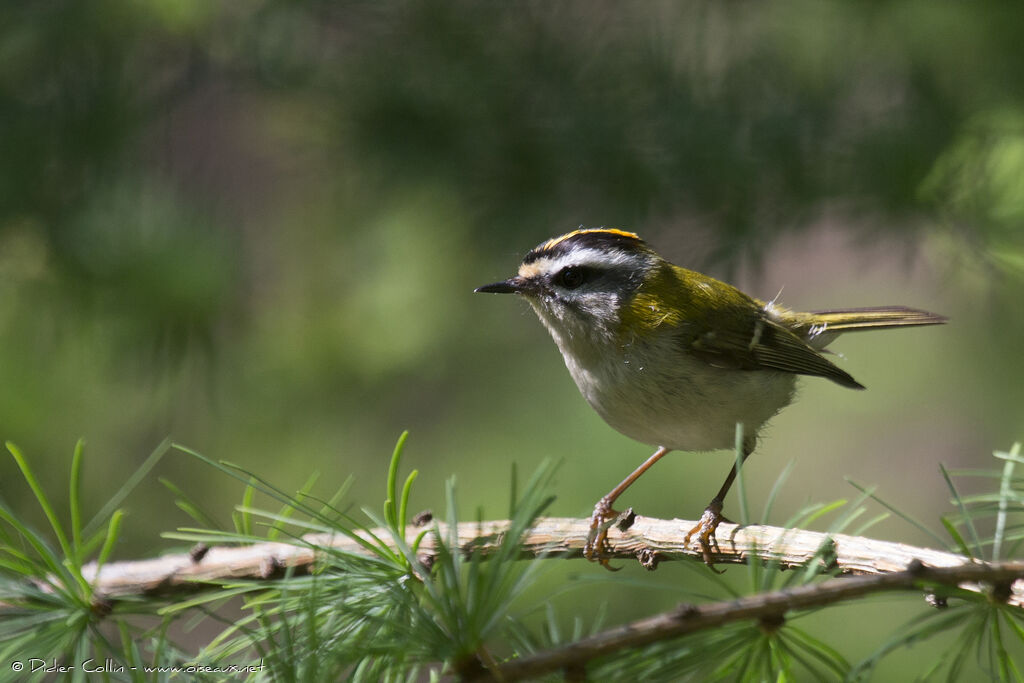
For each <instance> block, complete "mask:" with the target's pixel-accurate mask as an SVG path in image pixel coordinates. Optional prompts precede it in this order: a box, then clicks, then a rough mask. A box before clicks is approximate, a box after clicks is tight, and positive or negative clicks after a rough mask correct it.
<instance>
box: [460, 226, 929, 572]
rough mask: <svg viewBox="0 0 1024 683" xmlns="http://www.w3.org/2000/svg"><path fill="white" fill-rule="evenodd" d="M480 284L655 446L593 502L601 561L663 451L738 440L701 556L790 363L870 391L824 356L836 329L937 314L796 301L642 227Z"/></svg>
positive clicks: (576, 238)
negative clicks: (622, 504) (760, 293)
mask: <svg viewBox="0 0 1024 683" xmlns="http://www.w3.org/2000/svg"><path fill="white" fill-rule="evenodd" d="M474 291H476V292H482V293H493V294H516V295H519V296H521V297H523V298H524V299H526V301H528V302H529V304H530V306H531V307H532V308H533V310H534V311H535V312H536V314H537V316H538V317H539V318H540V320H541V322H542V323H543V324H544V326H545V327H546V328H547V330H548V332H550V334H551V337H552V338H553V339H554V342H555V344H556V345H557V346H558V349H559V350H560V351H561V354H562V357H563V359H564V360H565V365H566V367H567V368H568V370H569V374H570V375H571V376H572V378H573V380H574V381H575V382H576V386H577V387H578V388H579V390H580V393H581V394H582V395H583V398H584V399H586V401H587V403H589V404H590V406H591V407H593V409H594V410H595V411H597V413H598V414H599V415H600V416H601V417H602V418H603V419H604V421H605V422H606V423H608V425H610V426H611V427H612V428H614V429H615V430H617V431H619V432H621V433H622V434H624V435H626V436H628V437H630V438H631V439H634V440H636V441H639V442H641V443H644V444H648V445H650V446H654V447H656V450H655V451H654V453H653V455H651V456H650V457H649V458H648V459H647V460H646V461H644V462H643V463H642V464H641V465H640V466H639V467H637V468H636V469H635V470H634V471H633V472H632V473H631V474H630V475H629V476H628V477H626V478H625V479H624V480H623V481H622V482H621V483H620V484H619V485H618V486H616V487H615V488H613V489H612V490H611V491H609V493H608V494H607V495H605V496H604V497H602V498H601V499H600V500H599V501H598V503H597V504H596V505H595V506H594V511H593V513H592V515H591V518H590V534H589V538H588V541H587V543H586V546H585V547H584V555H585V556H586V557H587V558H588V559H590V560H593V561H597V562H599V563H600V564H601V565H602V566H604V567H606V568H609V569H610V568H611V567H610V565H609V563H608V561H607V557H606V556H607V553H608V551H609V547H608V536H607V534H608V527H609V526H610V525H611V523H612V522H613V521H614V520H616V519H618V518H619V517H620V513H618V512H617V511H616V510H615V509H614V508H613V507H612V506H613V505H614V504H615V502H616V500H617V499H618V498H619V497H620V496H621V495H622V494H623V492H624V491H625V490H626V489H627V488H629V486H630V485H631V484H633V483H634V482H635V481H636V480H637V479H638V478H639V477H640V476H641V475H643V474H644V473H645V472H647V471H648V470H649V469H650V468H651V467H652V466H653V465H654V464H655V463H656V462H657V461H659V460H660V459H661V458H663V457H664V456H665V455H666V454H668V453H669V452H670V451H691V452H702V451H712V450H719V449H727V448H732V447H733V445H734V440H735V439H736V433H737V423H740V424H742V430H743V431H742V433H743V438H742V447H741V449H740V453H739V454H738V458H737V460H736V461H734V463H733V466H732V469H731V470H730V471H729V473H728V475H727V476H726V479H725V481H724V483H723V484H722V486H721V488H720V489H719V491H718V493H717V494H715V496H714V497H713V498H712V499H711V501H710V502H709V503H708V505H707V506H706V507H705V509H704V511H703V513H702V514H701V516H700V518H699V520H698V522H697V524H696V526H694V527H693V528H692V529H690V530H689V532H688V533H687V535H686V537H685V539H684V545H686V546H687V547H689V544H690V539H691V538H695V539H696V543H697V546H698V548H699V550H700V552H701V555H702V557H703V559H704V561H705V563H706V564H708V565H709V566H713V565H712V559H713V555H712V551H713V550H717V543H716V541H715V536H714V534H715V531H716V529H717V528H718V525H719V523H720V522H721V521H722V520H723V519H724V517H723V516H722V509H723V505H724V501H725V497H726V495H727V494H728V492H729V489H730V487H731V486H732V484H733V481H734V480H735V478H736V472H737V466H739V465H740V464H742V462H743V461H744V460H745V459H746V458H748V457H749V456H750V455H751V454H752V453H753V451H754V449H755V446H756V444H757V440H758V433H759V432H760V430H761V428H762V427H763V426H764V424H765V423H766V422H767V421H768V420H769V419H770V418H772V417H773V416H774V415H775V414H776V413H778V412H779V411H780V410H781V409H782V408H784V407H786V406H787V405H789V404H790V403H791V402H792V401H793V398H794V391H795V386H796V378H797V376H798V375H807V376H813V377H822V378H825V379H828V380H831V381H832V382H834V383H836V384H838V385H840V386H842V387H846V388H850V389H858V390H859V389H864V386H863V385H862V384H861V383H860V382H858V381H857V380H855V379H854V378H853V377H852V376H851V375H850V374H849V373H848V372H846V371H845V370H843V369H841V368H840V367H838V366H837V365H836V364H834V363H833V362H832V360H831V359H829V358H828V357H827V356H826V355H825V354H826V353H828V352H827V351H825V348H826V347H827V346H828V345H829V344H831V343H832V342H833V341H834V340H835V338H836V337H837V336H839V335H840V334H843V333H846V332H853V331H860V330H880V329H890V328H897V327H913V326H920V325H936V324H941V323H945V322H947V320H948V319H947V318H946V317H945V316H942V315H938V314H935V313H930V312H928V311H924V310H920V309H916V308H908V307H906V306H877V307H871V308H842V309H833V310H822V311H810V312H799V311H793V310H789V309H787V308H785V307H783V306H781V305H779V304H778V302H777V301H775V300H769V301H762V300H760V299H756V298H754V297H752V296H749V295H747V294H745V293H743V292H742V291H740V290H739V289H737V288H736V287H733V286H732V285H730V284H727V283H725V282H722V281H719V280H716V279H714V278H712V277H710V276H708V275H704V274H702V273H699V272H696V271H693V270H688V269H686V268H682V267H680V266H677V265H674V264H672V263H670V262H669V261H667V260H666V259H664V258H663V257H662V256H661V255H659V254H658V253H657V252H656V251H655V250H654V249H653V248H652V247H650V246H649V245H648V244H647V242H645V241H644V240H643V239H641V238H640V237H639V236H638V235H637V234H635V233H632V232H628V231H625V230H618V229H611V228H580V229H578V230H574V231H571V232H568V233H566V234H564V235H561V236H559V237H554V238H552V239H549V240H547V241H545V242H542V243H541V244H539V245H537V246H536V247H534V248H533V249H532V250H530V251H529V252H528V253H527V254H526V256H525V257H523V259H522V262H521V263H520V265H519V269H518V272H517V273H516V274H515V275H513V276H512V277H510V278H508V279H506V280H502V281H500V282H495V283H492V284H488V285H484V286H482V287H477V288H476V289H475V290H474Z"/></svg>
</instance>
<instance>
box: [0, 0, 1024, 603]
mask: <svg viewBox="0 0 1024 683" xmlns="http://www.w3.org/2000/svg"><path fill="white" fill-rule="evenodd" d="M1021 35H1024V6H1022V5H1020V4H1018V3H1012V4H1011V3H988V2H978V3H934V2H926V1H924V0H919V1H913V0H911V1H897V2H887V3H874V2H863V3H850V2H829V1H825V2H822V1H819V0H815V1H810V0H785V1H782V2H776V3H757V2H736V3H706V2H645V3H626V4H620V3H608V2H558V3H538V2H518V1H517V2H509V3H487V2H473V1H470V0H443V1H442V0H409V1H407V2H402V1H396V0H387V1H382V2H365V1H364V2H313V1H310V2H292V1H284V0H262V1H258V0H257V1H253V2H244V3H209V2H206V0H97V1H95V2H91V3H81V2H73V1H72V0H51V1H49V2H40V3H25V4H23V5H21V6H20V7H15V6H13V5H12V4H10V3H8V4H7V5H5V6H4V8H3V9H0V388H2V391H0V437H2V438H4V439H9V440H11V441H13V442H15V443H16V444H18V445H19V446H20V447H21V448H22V449H23V451H25V452H26V454H27V455H28V457H29V458H30V460H31V462H32V463H34V465H35V467H36V469H37V470H39V471H41V476H42V479H43V480H44V484H46V485H47V486H49V487H50V490H51V491H52V492H57V491H58V490H63V486H64V485H65V481H66V477H67V468H68V463H69V460H70V454H71V451H72V448H73V445H74V443H75V440H76V439H77V438H78V437H80V436H81V437H85V439H86V440H87V443H88V447H87V460H86V468H87V471H86V473H85V482H86V485H87V488H88V491H87V495H86V499H85V502H86V504H89V505H92V506H93V509H96V508H97V507H98V506H99V505H101V504H102V503H103V502H104V501H105V500H106V499H107V498H108V497H109V496H110V495H111V494H112V493H113V491H114V490H115V489H116V488H117V486H118V485H119V484H120V482H122V481H123V480H124V478H125V477H126V476H127V475H128V473H129V472H131V471H132V470H133V469H134V468H135V467H136V466H137V465H138V464H139V463H140V462H142V460H144V459H145V457H146V456H147V455H148V453H149V452H150V451H151V450H152V449H153V448H154V447H155V446H156V445H157V444H158V443H159V442H160V441H161V440H162V439H163V438H164V437H167V436H170V437H171V438H173V439H174V440H176V441H179V442H182V443H184V444H187V445H189V446H190V447H192V448H195V449H196V450H199V451H201V452H203V453H205V454H207V455H209V456H211V457H213V458H223V459H227V460H231V461H233V462H236V463H239V464H241V465H243V466H245V467H246V468H248V469H251V470H253V471H255V472H258V473H260V474H261V475H262V476H264V477H265V478H267V479H268V480H270V481H272V482H274V483H275V484H277V485H278V486H280V487H281V488H284V489H286V490H294V489H296V488H298V487H299V486H300V485H301V484H302V483H303V481H305V479H306V478H307V477H308V476H309V474H310V473H311V472H313V471H315V470H316V471H320V472H321V474H322V483H321V486H320V487H319V488H318V490H319V491H321V492H326V491H328V490H333V488H334V486H336V485H337V484H338V483H340V482H341V481H342V480H343V479H344V478H346V477H348V476H349V475H352V476H354V477H355V478H356V482H357V486H356V487H355V489H354V492H353V494H352V496H351V497H350V499H351V501H352V503H353V505H371V506H373V507H374V508H378V507H379V504H380V502H381V500H382V498H383V481H384V477H385V469H386V465H387V457H388V455H389V453H390V449H391V447H392V445H393V443H394V441H395V439H396V438H397V436H398V434H399V433H400V432H401V431H402V430H403V429H409V430H410V431H411V433H412V437H411V440H410V443H409V447H408V449H407V458H406V464H407V465H408V466H409V467H416V468H418V469H420V470H421V477H420V480H419V482H418V484H417V488H416V491H415V493H414V498H413V501H412V504H413V506H414V508H416V509H421V508H428V507H429V508H433V509H434V510H436V511H440V510H443V500H444V499H443V482H444V481H445V480H446V479H447V478H448V477H450V476H452V475H455V476H457V478H458V492H459V500H460V502H461V504H462V506H463V508H462V509H463V516H464V517H466V518H470V517H471V516H475V515H476V514H477V509H478V508H481V512H480V514H483V515H484V516H488V517H500V516H503V515H504V514H505V512H506V507H507V503H506V500H507V495H508V490H509V471H510V465H511V463H512V462H513V461H515V462H517V463H518V465H519V468H520V471H521V472H523V473H528V472H530V471H532V470H533V468H534V467H535V466H536V464H537V463H539V462H540V461H541V460H542V459H544V458H564V463H563V465H562V467H561V469H560V472H559V483H558V499H557V501H556V502H555V504H554V506H553V508H552V509H551V512H552V513H553V514H559V515H583V514H587V513H589V510H590V508H591V506H592V505H593V503H594V502H595V501H596V500H597V499H598V498H599V497H600V496H601V495H603V494H604V493H605V492H606V491H607V490H608V489H609V488H611V487H612V486H613V485H614V484H615V483H617V482H618V481H619V480H620V479H621V478H622V477H623V476H624V475H625V474H626V473H628V471H630V470H631V469H632V468H633V467H634V466H635V465H636V464H638V463H639V462H640V461H641V460H642V459H643V458H644V457H646V455H647V454H648V450H649V449H648V448H647V447H645V446H642V445H639V444H636V443H634V442H631V441H630V440H628V439H626V438H625V437H622V436H620V435H618V434H617V433H615V432H613V431H612V430H611V429H610V428H608V427H607V426H605V425H604V424H603V423H602V422H601V420H600V419H599V418H598V417H597V416H596V415H595V414H593V413H592V412H591V410H590V409H589V408H588V407H587V406H586V405H585V403H584V402H583V400H582V399H581V398H580V397H579V395H578V393H577V391H576V388H575V386H574V385H573V384H572V381H571V379H570V378H569V376H568V374H567V373H566V371H565V369H564V367H563V365H562V361H561V358H560V356H559V354H558V353H557V350H556V349H555V347H554V345H553V344H552V343H551V341H550V340H549V338H548V337H547V334H546V332H545V331H544V330H543V328H542V327H541V325H540V324H539V323H538V322H537V321H536V320H535V319H534V316H533V314H532V312H530V311H529V310H528V308H527V306H526V305H525V304H523V303H522V302H519V301H514V300H508V299H505V298H498V297H488V296H483V295H473V294H472V289H473V288H474V287H475V286H477V285H480V284H484V283H486V282H491V281H494V280H496V279H500V278H504V277H506V276H507V275H509V274H511V273H512V272H513V271H514V269H515V267H516V265H517V263H518V260H519V258H520V257H521V256H522V255H523V254H524V253H525V252H526V251H527V250H528V249H529V248H531V247H532V246H533V245H535V244H536V243H538V242H540V241H542V240H544V239H546V238H548V237H551V236H553V235H556V234H560V233H562V232H565V231H568V230H571V229H574V228H576V227H577V226H580V225H583V226H588V227H592V226H607V227H618V228H625V229H630V230H635V231H637V232H639V233H640V234H641V235H642V236H644V237H645V238H646V239H647V240H648V241H649V242H651V243H652V244H653V245H654V246H655V247H656V248H658V249H659V250H660V251H661V252H662V253H663V254H664V255H665V256H666V257H668V258H670V259H671V260H673V261H675V262H676V263H679V264H681V265H686V266H689V267H693V268H696V269H700V270H703V271H705V272H708V273H710V274H712V275H715V276H717V277H721V278H724V279H728V280H730V281H731V282H733V283H735V284H737V285H739V286H740V287H742V288H744V289H745V290H746V291H748V292H749V293H751V294H753V295H755V296H759V297H762V298H770V297H773V296H774V295H775V294H776V293H777V292H779V291H780V290H782V297H781V300H782V302H783V303H784V304H785V305H788V306H790V307H794V308H808V309H813V308H828V307H842V306H866V305H879V304H906V305H912V306H917V307H921V308H926V309H929V310H934V311H936V312H941V313H944V314H946V315H949V316H950V317H951V318H952V323H951V324H950V325H948V326H946V327H943V328H929V329H921V330H908V331H897V332H890V333H886V334H881V333H879V334H877V335H862V336H857V335H852V336H847V337H845V338H844V339H842V340H841V341H840V342H838V343H837V344H836V345H834V349H835V350H836V351H837V352H840V353H841V354H843V356H844V358H843V359H841V365H842V366H843V367H844V368H845V369H847V370H848V371H850V372H851V374H852V375H853V376H854V377H856V378H857V379H858V380H859V381H861V382H862V383H864V384H865V385H867V386H868V388H869V390H868V391H867V392H852V391H847V390H844V389H842V388H840V387H838V386H836V385H834V384H831V383H829V382H825V381H822V380H813V379H811V380H804V381H803V382H802V389H801V399H802V400H801V401H800V402H799V403H797V404H796V405H795V406H793V407H791V408H789V409H787V410H786V411H785V412H783V413H782V414H781V415H780V416H779V417H778V418H776V419H775V420H774V421H773V423H771V425H770V426H769V428H768V429H766V430H765V432H764V439H763V441H762V447H761V448H760V450H759V451H758V453H757V455H756V456H755V457H754V458H753V459H752V460H751V463H750V467H749V468H748V470H746V471H747V476H748V477H750V479H749V480H748V481H749V482H750V483H749V484H748V487H747V488H748V491H749V496H750V499H751V501H752V503H753V504H754V509H758V507H757V506H758V505H759V504H760V503H761V502H763V501H764V499H765V498H766V496H767V494H768V491H769V490H770V488H771V485H772V483H773V482H774V481H775V479H776V477H777V476H778V474H779V473H780V472H781V471H782V469H783V467H784V466H785V465H786V464H787V463H788V462H790V461H791V460H792V461H795V464H794V470H793V475H792V477H791V478H790V480H789V481H788V483H787V484H786V487H785V489H784V490H783V494H782V499H781V501H780V504H779V508H778V513H777V515H776V517H775V519H773V520H771V521H775V522H781V521H784V519H785V518H786V516H787V515H788V514H790V513H792V512H793V511H795V510H797V509H798V508H799V507H800V506H802V505H803V504H805V503H806V502H808V501H812V500H817V501H824V500H832V499H835V498H841V497H846V498H851V497H855V496H856V491H855V490H854V489H853V488H852V487H851V486H850V485H849V484H847V483H846V481H845V480H844V477H846V476H848V477H850V478H852V479H854V480H857V481H859V482H862V483H864V484H867V485H875V484H877V485H878V486H879V493H880V494H881V495H882V496H883V497H887V498H889V499H892V500H894V501H896V502H898V503H899V504H900V505H901V506H902V508H903V509H905V510H906V511H907V512H909V513H911V514H914V515H917V516H920V517H922V518H924V519H926V520H929V521H932V520H934V519H935V518H936V516H937V514H939V512H945V511H946V510H948V493H947V490H946V488H945V485H944V483H943V481H942V479H941V476H940V474H939V471H938V465H939V463H944V464H946V465H948V466H966V465H975V466H986V467H987V466H991V465H992V464H993V462H994V461H992V460H991V457H990V453H991V451H992V450H994V449H1005V448H1008V447H1009V446H1010V444H1011V443H1012V441H1013V440H1014V439H1019V438H1021V436H1022V435H1024V419H1022V416H1024V390H1022V386H1024V384H1022V376H1024V372H1022V370H1024V360H1022V355H1021V343H1022V339H1024V316H1022V312H1024V304H1022V303H1021V301H1022V296H1024V79H1022V78H1021V74H1022V73H1024V41H1021V40H1020V36H1021ZM728 463H729V455H728V454H724V453H722V454H713V455H707V454H703V455H692V454H676V455H674V456H673V457H671V458H669V459H667V460H666V461H663V462H662V463H661V464H659V465H658V470H660V471H659V473H658V474H657V475H656V476H650V477H646V478H644V479H642V480H641V481H640V483H638V484H637V485H636V486H635V487H634V488H633V489H631V490H630V492H629V493H628V494H627V496H626V497H625V499H624V504H625V505H633V506H635V507H636V508H637V510H638V511H639V512H641V513H642V514H650V515H658V516H681V517H689V518H693V517H694V516H696V515H697V514H699V512H700V510H701V509H702V508H703V506H704V504H705V503H706V502H707V500H708V499H709V497H710V496H711V494H712V493H713V492H714V490H716V489H717V486H718V484H719V483H720V481H721V479H722V477H723V476H724V474H725V472H726V470H727V469H728ZM156 474H158V475H160V476H165V477H168V478H170V479H172V480H173V481H174V482H175V483H177V484H178V485H179V486H181V487H182V488H183V489H184V490H186V491H187V492H189V494H191V495H192V496H193V497H194V498H195V499H197V500H199V501H200V502H201V503H202V504H203V505H204V506H205V508H206V509H207V510H208V511H210V512H211V513H213V514H214V515H215V516H217V518H218V519H221V520H224V521H225V522H226V520H228V519H229V513H230V508H231V506H232V505H233V504H235V503H237V502H238V500H239V498H240V494H241V487H240V485H239V484H238V483H237V482H234V481H232V480H230V479H227V478H226V477H223V476H221V475H219V474H213V473H212V472H211V470H209V469H207V468H205V467H203V466H201V465H200V464H199V463H197V462H196V461H194V460H192V459H190V458H188V457H187V456H184V455H182V454H172V455H170V456H168V457H166V458H165V459H164V460H163V461H162V462H161V464H160V466H159V468H158V471H157V473H156ZM0 495H2V497H3V498H4V500H6V501H7V502H8V503H9V504H10V505H12V506H13V507H14V508H15V509H16V510H22V511H24V514H25V515H26V516H28V517H29V518H30V519H34V518H36V516H37V513H36V512H35V511H34V509H33V508H32V506H31V502H30V500H29V497H28V494H27V490H26V487H25V486H24V484H23V482H22V481H21V479H20V477H19V476H18V475H17V473H16V468H15V466H14V463H13V462H12V460H11V459H10V458H8V459H0ZM55 497H56V498H58V499H62V498H64V496H62V495H55ZM734 505H735V501H732V502H731V503H729V504H727V513H728V510H729V509H730V508H733V506H734ZM126 508H127V511H128V512H129V514H130V517H129V519H128V521H127V524H126V530H127V531H126V537H125V538H124V540H123V541H122V543H121V544H120V546H119V548H118V555H119V556H121V557H131V556H138V555H148V554H153V553H155V552H158V551H160V550H162V549H164V548H165V547H167V543H166V542H164V541H160V540H158V538H157V533H158V532H159V531H162V530H167V529H170V528H173V527H175V526H176V525H179V524H185V523H187V521H188V520H187V518H186V517H185V516H184V514H182V513H180V512H179V511H178V510H177V509H176V508H175V507H174V503H173V498H172V496H171V495H170V494H169V493H168V492H167V491H165V489H164V488H163V487H161V486H160V485H159V484H158V483H157V482H156V476H155V475H154V476H153V477H150V479H149V480H147V481H146V482H145V483H144V484H143V485H142V487H141V488H140V489H139V490H138V491H137V492H136V494H134V495H133V496H132V497H131V498H129V499H128V501H127V502H126ZM872 514H873V513H872ZM936 526H938V525H937V524H936ZM875 535H878V536H882V537H886V538H890V539H893V540H903V541H907V542H911V543H928V542H929V539H927V538H926V537H923V536H922V535H920V534H919V533H917V532H916V531H915V530H914V529H912V528H910V527H908V525H906V524H904V523H902V522H898V521H889V522H886V523H884V524H882V525H881V526H880V527H878V528H877V529H876V531H875ZM575 571H577V572H580V573H588V572H598V571H600V570H599V569H597V568H596V567H576V568H575ZM629 571H630V572H632V571H634V570H633V569H632V568H631V569H630V570H629ZM636 571H638V572H639V570H636ZM672 571H673V570H671V569H670V568H669V569H667V570H663V571H662V572H659V574H662V575H665V577H666V579H665V580H668V581H672V580H675V581H678V580H679V575H678V574H672V573H671V572H672ZM635 576H636V577H639V574H636V575H635ZM591 597H592V596H591ZM609 600H610V601H612V602H613V603H614V601H615V600H616V598H615V596H614V595H612V596H609ZM620 601H621V602H624V603H625V602H628V603H629V606H630V607H634V608H635V607H636V601H635V600H632V599H630V600H628V601H623V600H620ZM656 603H657V600H654V603H652V604H656ZM648 606H649V605H642V607H644V608H646V607H648ZM628 613H629V612H628V610H626V611H623V612H622V614H628Z"/></svg>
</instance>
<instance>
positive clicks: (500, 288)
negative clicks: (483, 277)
mask: <svg viewBox="0 0 1024 683" xmlns="http://www.w3.org/2000/svg"><path fill="white" fill-rule="evenodd" d="M523 284H524V283H523V279H522V278H520V277H518V276H517V277H510V278H509V279H507V280H503V281H501V282H495V283H493V284H490V285H484V286H483V287H477V288H476V289H474V290H473V291H474V292H483V293H484V294H516V293H517V292H521V291H523V289H524V287H523Z"/></svg>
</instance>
